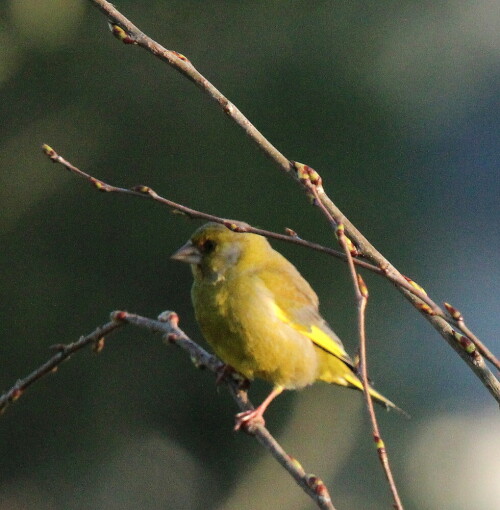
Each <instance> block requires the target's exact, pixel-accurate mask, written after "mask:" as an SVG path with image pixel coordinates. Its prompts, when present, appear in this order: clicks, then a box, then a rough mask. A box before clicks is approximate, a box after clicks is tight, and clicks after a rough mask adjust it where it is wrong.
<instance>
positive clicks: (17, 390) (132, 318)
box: [0, 311, 335, 510]
mask: <svg viewBox="0 0 500 510" xmlns="http://www.w3.org/2000/svg"><path fill="white" fill-rule="evenodd" d="M178 323H179V318H178V315H177V314H176V313H175V312H163V313H162V314H160V316H159V317H158V320H154V319H150V318H148V317H142V316H140V315H136V314H131V313H128V312H125V311H116V312H113V313H112V314H111V321H110V322H108V323H106V324H104V325H102V326H99V327H98V328H96V329H95V330H94V331H93V332H92V333H90V334H88V335H86V336H83V337H81V338H80V339H79V340H77V341H76V342H73V343H71V344H58V345H54V346H52V348H53V349H56V350H57V351H58V352H57V354H56V355H54V356H52V357H51V358H50V359H49V360H48V361H46V362H45V363H44V364H43V365H41V366H40V367H38V368H37V369H36V370H34V371H33V372H32V373H31V374H29V375H28V376H26V377H25V378H24V379H20V380H18V381H17V382H16V383H15V384H14V385H13V386H12V387H11V388H10V389H9V390H8V391H6V392H5V393H4V394H3V395H1V396H0V412H3V411H5V409H6V407H7V406H8V405H9V404H11V403H12V402H15V401H16V400H18V399H19V398H20V397H21V396H22V395H23V393H24V392H25V390H26V389H27V388H28V387H29V386H31V385H32V384H33V383H34V382H36V381H38V380H39V379H41V378H42V377H44V376H46V375H48V374H50V373H53V372H55V371H56V370H57V368H58V367H59V365H60V364H61V363H62V362H63V361H65V360H67V359H68V358H69V357H70V356H71V355H72V354H74V353H76V352H77V351H79V350H81V349H83V348H84V347H86V346H88V345H94V350H95V351H96V352H100V351H101V350H102V348H103V346H104V339H105V338H106V337H107V336H108V335H110V334H111V333H112V332H113V331H115V330H117V329H119V328H121V327H123V326H125V325H127V324H130V325H133V326H137V327H140V328H143V329H146V330H148V331H150V332H152V333H160V334H162V336H163V337H164V339H165V340H166V342H167V343H169V344H175V345H177V346H179V347H180V348H182V349H183V350H184V351H186V352H187V353H188V354H189V356H190V358H191V360H192V362H193V363H194V365H195V366H196V367H197V368H201V367H203V368H207V369H209V370H210V371H211V372H213V373H214V374H217V375H219V374H220V373H221V368H222V367H223V366H224V364H223V363H222V362H221V361H220V360H219V359H218V358H217V357H216V356H213V355H212V354H210V353H208V352H207V351H205V350H204V349H203V348H202V347H200V346H199V345H198V344H197V343H196V342H193V340H191V339H190V338H189V337H188V336H187V335H186V334H185V333H184V331H182V330H181V329H180V328H179V326H178ZM221 382H224V383H225V384H226V386H227V388H228V390H229V393H230V394H231V396H232V397H233V399H234V400H235V402H236V403H237V405H238V407H239V409H240V410H242V411H246V410H248V409H253V406H252V404H251V402H250V401H249V400H248V395H247V391H246V390H245V389H243V388H242V385H241V383H242V380H241V377H240V376H238V374H234V373H231V374H225V376H224V377H223V378H221ZM245 430H246V431H247V432H248V433H249V434H250V435H253V436H255V438H256V439H257V441H258V442H259V443H260V444H262V445H263V446H264V447H265V448H266V449H267V450H268V451H269V452H270V453H271V455H272V456H273V457H274V458H275V459H276V460H277V461H278V462H279V463H280V464H281V465H282V466H283V467H284V468H285V469H286V470H287V471H288V473H290V475H291V476H292V477H293V479H294V480H295V481H296V482H297V484H298V485H299V486H300V487H301V488H302V489H303V490H304V492H305V493H306V494H307V495H308V496H309V497H310V498H311V499H312V500H313V501H314V502H315V503H316V505H317V507H318V508H320V509H322V510H335V507H334V506H333V503H332V501H331V498H330V495H329V493H328V489H327V488H326V486H325V484H324V483H323V482H322V481H321V480H320V479H319V478H317V477H316V476H313V475H309V474H307V473H306V472H305V471H304V469H303V468H302V466H301V465H300V463H299V462H298V461H297V460H295V459H294V458H293V457H291V456H290V455H288V454H287V453H286V452H285V450H284V449H283V448H282V447H281V445H280V444H279V443H278V442H277V441H276V439H274V437H273V436H272V435H271V434H270V432H269V431H268V430H267V429H266V428H265V427H264V426H263V425H261V424H257V425H255V426H253V427H251V428H249V427H247V428H246V429H245Z"/></svg>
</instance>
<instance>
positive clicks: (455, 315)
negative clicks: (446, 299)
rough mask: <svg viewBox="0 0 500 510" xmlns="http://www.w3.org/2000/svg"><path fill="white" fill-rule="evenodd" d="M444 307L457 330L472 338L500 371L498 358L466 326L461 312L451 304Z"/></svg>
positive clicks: (480, 350) (481, 351) (445, 304)
mask: <svg viewBox="0 0 500 510" xmlns="http://www.w3.org/2000/svg"><path fill="white" fill-rule="evenodd" d="M444 307H445V308H446V311H447V312H448V313H449V314H450V317H451V319H452V320H453V322H454V324H455V325H456V326H457V328H458V329H459V330H460V331H461V332H462V333H463V334H464V335H466V336H467V337H468V338H470V339H471V340H472V341H473V342H474V343H475V344H476V347H477V348H478V349H479V352H480V353H481V354H482V355H483V356H484V357H485V358H486V359H487V360H488V361H489V362H490V363H491V364H492V365H494V366H495V367H496V368H497V370H499V371H500V361H499V360H498V358H497V357H496V356H495V355H494V354H493V353H492V352H491V351H490V350H489V349H488V347H486V345H484V344H483V342H481V340H479V338H477V336H476V335H474V333H473V332H472V331H471V330H470V329H469V328H468V326H467V325H466V324H465V320H464V316H463V315H462V312H461V311H460V310H457V309H456V308H455V307H454V306H452V305H450V304H449V303H444Z"/></svg>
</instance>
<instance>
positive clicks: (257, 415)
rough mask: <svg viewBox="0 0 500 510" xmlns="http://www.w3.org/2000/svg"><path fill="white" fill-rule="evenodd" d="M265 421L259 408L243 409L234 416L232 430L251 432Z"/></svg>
mask: <svg viewBox="0 0 500 510" xmlns="http://www.w3.org/2000/svg"><path fill="white" fill-rule="evenodd" d="M265 424H266V421H265V420H264V417H263V416H262V413H261V412H260V410H259V409H252V410H250V411H243V412H242V413H238V414H237V415H236V416H235V425H234V430H235V431H237V430H243V431H245V432H252V429H255V427H257V426H264V425H265Z"/></svg>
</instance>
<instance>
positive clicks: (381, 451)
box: [337, 224, 403, 510]
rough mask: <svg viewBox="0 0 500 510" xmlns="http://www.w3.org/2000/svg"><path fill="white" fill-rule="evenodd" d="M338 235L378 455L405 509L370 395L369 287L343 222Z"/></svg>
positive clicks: (400, 509) (396, 501) (395, 497)
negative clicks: (351, 285) (354, 306)
mask: <svg viewBox="0 0 500 510" xmlns="http://www.w3.org/2000/svg"><path fill="white" fill-rule="evenodd" d="M337 237H338V240H339V243H340V244H341V245H342V247H343V248H344V251H345V253H346V255H347V263H348V266H349V272H350V274H351V278H352V280H353V283H354V291H355V295H356V303H357V308H358V330H359V331H358V334H359V358H360V365H361V382H362V383H363V393H364V397H365V402H366V407H367V409H368V415H369V417H370V422H371V426H372V435H373V440H374V441H375V445H376V447H377V453H378V457H379V460H380V463H381V465H382V469H383V470H384V474H385V477H386V479H387V483H388V484H389V489H390V491H391V494H392V499H393V501H394V508H395V509H396V510H403V503H402V502H401V498H400V497H399V493H398V489H397V487H396V482H395V481H394V475H393V474H392V470H391V466H390V464H389V456H388V454H387V450H386V448H385V443H384V441H383V439H382V435H381V434H380V428H379V426H378V422H377V416H376V414H375V409H374V408H373V401H372V396H371V395H370V383H369V379H368V364H367V359H366V328H365V311H366V305H367V304H368V288H367V286H366V284H365V282H364V281H363V278H362V277H361V275H359V274H358V273H357V272H356V267H355V266H354V262H353V261H354V259H353V255H352V253H351V251H352V248H351V246H352V242H351V241H350V239H349V238H348V237H347V236H346V235H345V232H344V226H343V225H342V224H340V225H338V226H337Z"/></svg>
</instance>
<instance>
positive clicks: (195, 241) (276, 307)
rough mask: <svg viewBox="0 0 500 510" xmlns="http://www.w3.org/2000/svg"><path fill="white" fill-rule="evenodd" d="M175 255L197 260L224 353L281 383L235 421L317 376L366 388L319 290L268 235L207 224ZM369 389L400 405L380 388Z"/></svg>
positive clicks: (203, 310)
mask: <svg viewBox="0 0 500 510" xmlns="http://www.w3.org/2000/svg"><path fill="white" fill-rule="evenodd" d="M172 258H174V259H176V260H181V261H183V262H188V263H190V264H191V267H192V271H193V276H194V283H193V287H192V291H191V297H192V300H193V306H194V310H195V315H196V319H197V321H198V323H199V325H200V328H201V330H202V332H203V335H204V336H205V339H206V340H207V342H208V343H209V344H210V345H211V346H212V348H213V349H214V351H215V353H216V354H217V356H219V357H220V358H221V359H222V361H224V363H226V364H228V365H230V366H231V367H233V368H234V369H235V370H237V371H238V372H239V373H241V374H242V375H244V376H245V377H246V378H248V379H250V380H252V379H254V378H261V379H264V380H266V381H268V382H270V383H272V384H273V385H274V389H273V391H272V392H271V394H270V395H269V397H268V398H267V399H266V400H265V401H264V402H263V403H262V404H261V405H260V406H259V407H258V408H257V409H256V410H255V411H253V412H246V413H240V414H239V415H238V417H237V426H236V428H239V427H240V426H241V425H242V424H243V423H244V422H247V421H249V420H254V419H258V418H262V414H263V412H264V411H265V409H266V407H267V405H268V404H269V403H270V402H271V400H272V399H273V398H274V397H275V396H276V395H278V394H279V393H281V391H283V389H294V390H295V389H301V388H303V387H304V386H307V385H309V384H312V383H314V382H315V381H318V380H319V381H325V382H327V383H333V384H338V385H341V386H346V387H351V388H355V389H358V390H362V389H363V386H362V384H361V381H360V380H359V378H358V377H357V375H356V372H355V369H354V366H353V362H352V360H351V358H350V357H349V355H348V354H347V353H346V351H345V349H344V346H343V345H342V342H341V341H340V339H339V338H338V337H337V335H336V334H335V333H334V332H333V331H332V330H331V328H330V327H329V326H328V324H327V323H326V321H325V320H324V319H323V318H322V317H321V315H320V313H319V310H318V306H319V302H318V297H317V296H316V294H315V292H314V291H313V289H312V288H311V287H310V285H309V284H308V283H307V282H306V280H304V278H303V277H302V276H301V274H300V273H299V272H298V271H297V269H296V268H295V266H294V265H293V264H291V263H290V262H289V261H288V260H287V259H286V258H285V257H283V256H282V255H281V254H280V253H278V252H277V251H275V250H274V249H273V248H272V247H271V246H270V244H269V243H268V242H267V240H266V239H265V238H264V237H262V236H258V235H255V234H246V233H235V232H232V231H231V230H229V229H227V228H226V227H224V226H223V225H220V224H217V223H208V224H206V225H204V226H202V227H201V228H199V229H198V230H197V231H196V232H195V233H194V234H193V236H192V237H191V239H190V241H188V242H187V243H186V244H185V245H184V246H183V247H182V248H180V249H179V250H178V251H177V252H176V253H175V254H174V255H173V257H172ZM370 394H371V395H372V397H373V398H374V399H375V400H376V401H378V402H379V403H381V404H384V405H385V406H387V407H394V408H395V407H396V406H395V405H394V404H393V403H392V402H391V401H390V400H387V399H386V398H385V397H383V396H382V395H381V394H380V393H378V392H376V391H375V390H374V389H370Z"/></svg>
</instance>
